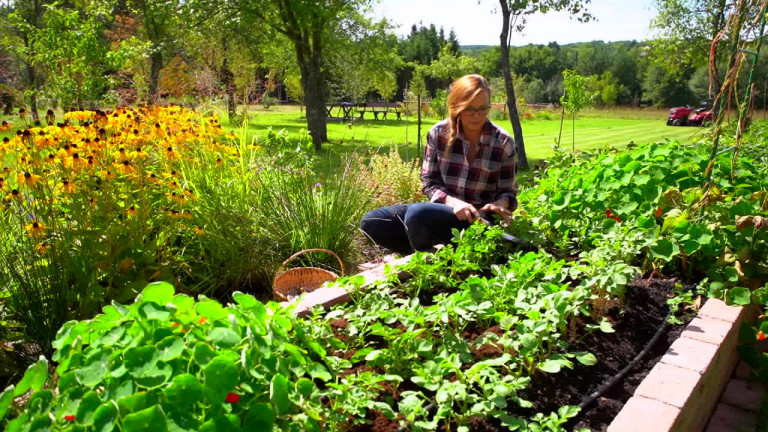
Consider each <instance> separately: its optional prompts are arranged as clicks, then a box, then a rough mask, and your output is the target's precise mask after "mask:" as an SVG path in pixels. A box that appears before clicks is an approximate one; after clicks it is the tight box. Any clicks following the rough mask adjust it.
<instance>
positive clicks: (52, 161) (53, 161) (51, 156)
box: [45, 150, 61, 165]
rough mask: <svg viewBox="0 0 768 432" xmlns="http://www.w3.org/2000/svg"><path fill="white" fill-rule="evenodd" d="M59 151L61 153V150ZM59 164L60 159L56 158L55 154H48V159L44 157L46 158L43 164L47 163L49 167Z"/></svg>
mask: <svg viewBox="0 0 768 432" xmlns="http://www.w3.org/2000/svg"><path fill="white" fill-rule="evenodd" d="M59 151H61V150H59ZM59 162H61V159H59V158H58V157H57V156H56V155H55V154H53V153H49V154H48V157H46V158H45V163H47V164H49V165H56V164H58V163H59Z"/></svg>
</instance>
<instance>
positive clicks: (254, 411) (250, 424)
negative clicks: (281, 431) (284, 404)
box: [244, 403, 275, 431]
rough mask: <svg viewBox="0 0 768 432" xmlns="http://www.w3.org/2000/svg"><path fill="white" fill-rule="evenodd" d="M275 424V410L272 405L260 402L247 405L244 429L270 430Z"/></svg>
mask: <svg viewBox="0 0 768 432" xmlns="http://www.w3.org/2000/svg"><path fill="white" fill-rule="evenodd" d="M274 424H275V412H274V411H273V410H272V405H270V404H268V403H260V404H256V405H251V406H249V407H248V415H247V416H246V417H245V425H244V429H245V430H247V431H271V430H272V429H273V427H274Z"/></svg>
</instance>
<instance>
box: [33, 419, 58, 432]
mask: <svg viewBox="0 0 768 432" xmlns="http://www.w3.org/2000/svg"><path fill="white" fill-rule="evenodd" d="M51 427H53V422H52V421H51V418H50V417H47V416H46V417H37V418H35V419H34V420H32V423H31V424H30V425H29V429H27V431H28V432H50V431H51Z"/></svg>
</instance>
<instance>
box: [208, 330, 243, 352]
mask: <svg viewBox="0 0 768 432" xmlns="http://www.w3.org/2000/svg"><path fill="white" fill-rule="evenodd" d="M208 340H209V341H210V342H211V343H213V344H214V345H216V346H217V347H219V348H233V347H235V346H237V345H238V344H239V343H240V336H239V335H238V334H237V333H235V332H234V331H232V330H230V329H228V328H226V327H216V328H214V329H213V330H211V332H210V333H209V334H208Z"/></svg>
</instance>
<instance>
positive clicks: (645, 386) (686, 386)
mask: <svg viewBox="0 0 768 432" xmlns="http://www.w3.org/2000/svg"><path fill="white" fill-rule="evenodd" d="M700 379H701V375H700V374H699V373H698V372H695V371H692V370H690V369H684V368H681V367H677V366H673V365H669V364H664V363H657V364H656V366H654V368H653V370H651V372H650V373H649V374H648V376H647V377H645V379H644V380H643V382H642V383H640V386H639V387H637V390H635V396H643V397H646V398H648V399H655V400H658V401H660V402H664V403H666V404H668V405H672V406H675V407H677V408H682V407H683V406H684V405H685V403H686V402H687V401H688V399H689V398H690V397H691V394H693V392H694V390H695V389H696V386H697V385H698V384H699V380H700Z"/></svg>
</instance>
